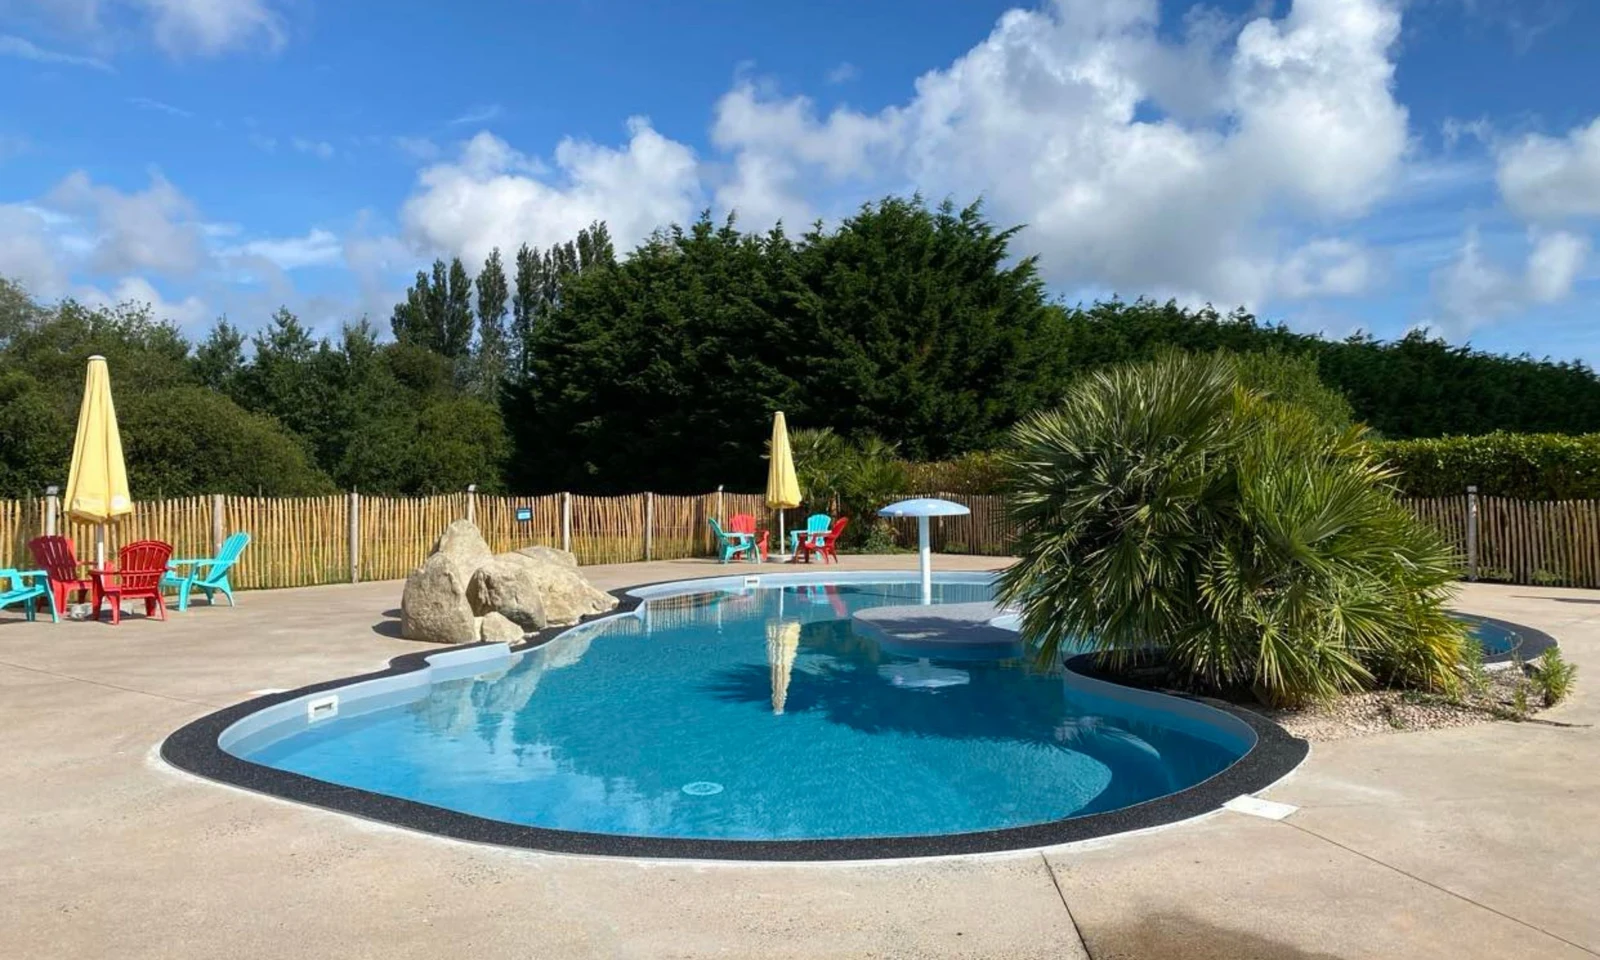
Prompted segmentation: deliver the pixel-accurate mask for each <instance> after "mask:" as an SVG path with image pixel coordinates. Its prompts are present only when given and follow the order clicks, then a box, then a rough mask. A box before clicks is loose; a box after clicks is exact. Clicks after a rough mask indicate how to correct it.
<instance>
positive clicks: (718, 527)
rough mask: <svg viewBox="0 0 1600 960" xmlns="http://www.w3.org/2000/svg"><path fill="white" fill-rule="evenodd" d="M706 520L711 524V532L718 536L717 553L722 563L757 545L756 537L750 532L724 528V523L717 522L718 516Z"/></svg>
mask: <svg viewBox="0 0 1600 960" xmlns="http://www.w3.org/2000/svg"><path fill="white" fill-rule="evenodd" d="M706 522H707V523H709V524H711V532H712V533H713V534H714V535H715V536H716V538H717V555H718V556H719V557H720V558H721V562H722V563H727V562H728V561H730V560H732V559H734V558H735V557H737V556H739V555H740V554H742V553H744V552H746V551H748V550H750V549H751V548H752V547H754V546H755V537H753V536H751V535H750V534H748V533H733V532H730V531H727V530H724V529H722V524H720V523H718V522H717V518H716V517H707V518H706Z"/></svg>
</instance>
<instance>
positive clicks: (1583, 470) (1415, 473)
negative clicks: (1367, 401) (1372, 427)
mask: <svg viewBox="0 0 1600 960" xmlns="http://www.w3.org/2000/svg"><path fill="white" fill-rule="evenodd" d="M1377 447H1378V450H1379V453H1381V454H1382V456H1383V457H1384V458H1385V459H1386V460H1388V461H1389V462H1390V463H1391V464H1393V465H1394V466H1396V467H1398V468H1399V469H1400V477H1399V478H1398V480H1397V482H1398V483H1399V485H1400V489H1401V490H1402V491H1404V492H1405V493H1407V494H1408V495H1410V496H1416V497H1442V496H1450V495H1452V494H1458V493H1463V492H1465V491H1466V489H1467V485H1468V484H1474V485H1476V486H1477V488H1478V492H1479V493H1482V494H1485V495H1488V496H1497V497H1516V498H1518V499H1521V500H1587V499H1592V498H1600V433H1588V434H1583V435H1581V436H1567V435H1564V434H1556V433H1487V434H1484V435H1482V436H1477V437H1441V438H1439V439H1435V440H1390V441H1383V442H1380V443H1378V444H1377Z"/></svg>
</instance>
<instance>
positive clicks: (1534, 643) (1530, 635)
mask: <svg viewBox="0 0 1600 960" xmlns="http://www.w3.org/2000/svg"><path fill="white" fill-rule="evenodd" d="M1451 612H1452V613H1454V614H1455V615H1456V616H1458V617H1461V618H1463V619H1467V620H1476V621H1478V622H1480V623H1490V624H1493V625H1495V626H1497V627H1501V628H1502V629H1505V630H1509V631H1511V633H1512V634H1513V635H1514V636H1515V637H1516V638H1517V645H1516V646H1514V647H1512V648H1511V649H1510V650H1507V651H1506V652H1505V653H1496V654H1489V653H1485V654H1484V655H1483V663H1484V666H1492V665H1496V664H1502V663H1515V662H1516V661H1518V660H1520V661H1522V662H1523V663H1531V662H1532V661H1534V660H1537V659H1539V657H1540V656H1542V655H1543V654H1544V652H1545V651H1546V650H1549V649H1550V648H1551V647H1556V646H1560V644H1558V643H1556V638H1555V637H1552V636H1550V634H1548V633H1545V632H1544V631H1543V630H1536V629H1534V628H1533V627H1530V626H1526V625H1524V624H1521V623H1512V622H1511V621H1510V620H1501V619H1499V618H1498V617H1486V616H1484V615H1483V614H1481V613H1467V612H1466V611H1464V610H1452V611H1451Z"/></svg>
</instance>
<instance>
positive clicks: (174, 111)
mask: <svg viewBox="0 0 1600 960" xmlns="http://www.w3.org/2000/svg"><path fill="white" fill-rule="evenodd" d="M128 102H129V103H131V104H133V105H134V106H136V107H138V108H139V109H140V110H154V111H155V112H157V113H165V114H167V115H168V116H172V117H181V118H183V119H185V120H188V119H192V118H193V117H194V114H193V113H190V112H189V111H188V110H185V109H183V108H182V107H175V106H173V105H172V104H170V103H163V102H162V101H160V100H152V99H150V98H149V97H129V98H128Z"/></svg>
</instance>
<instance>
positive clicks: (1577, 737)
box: [0, 556, 1600, 960]
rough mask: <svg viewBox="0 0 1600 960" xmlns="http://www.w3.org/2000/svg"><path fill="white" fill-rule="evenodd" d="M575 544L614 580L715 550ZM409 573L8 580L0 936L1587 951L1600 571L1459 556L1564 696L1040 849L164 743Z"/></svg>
mask: <svg viewBox="0 0 1600 960" xmlns="http://www.w3.org/2000/svg"><path fill="white" fill-rule="evenodd" d="M915 563H916V557H915V556H897V557H883V558H859V557H850V558H847V561H846V563H845V564H844V565H843V566H844V567H845V568H846V569H849V568H857V569H864V568H869V567H876V568H896V569H914V567H915ZM992 564H993V561H991V560H986V559H985V558H976V557H939V558H938V559H937V561H936V564H935V566H936V569H944V570H956V569H983V568H986V567H988V566H991V565H992ZM739 569H740V570H741V571H743V570H748V569H751V568H746V567H740V568H739ZM765 569H775V568H773V567H768V568H765ZM586 572H587V573H588V574H589V575H590V576H591V577H592V578H593V579H594V581H595V582H596V583H597V584H598V585H600V586H602V587H604V588H607V589H610V588H615V587H620V586H625V585H628V584H632V583H647V582H653V581H659V580H668V579H679V578H690V577H699V576H713V575H717V574H719V573H726V572H730V570H729V568H726V567H719V566H718V565H716V564H714V563H707V562H704V561H671V562H660V563H651V564H628V565H619V566H610V567H590V568H587V570H586ZM398 601H399V584H398V583H394V582H389V583H374V584H360V585H352V586H333V587H316V588H308V589H302V590H285V591H273V592H254V593H246V594H243V595H241V605H240V606H239V607H238V608H237V609H235V610H229V609H228V608H226V607H221V608H217V609H207V608H206V607H205V606H204V605H199V606H197V607H194V608H191V610H190V611H189V612H188V613H186V614H176V613H174V614H172V615H171V619H169V620H168V621H167V622H166V623H164V624H162V623H154V622H146V621H143V620H141V619H138V618H134V617H130V618H129V619H126V620H124V621H123V624H122V626H120V627H117V628H113V627H110V626H105V625H95V624H82V623H63V624H60V625H58V626H52V625H50V624H26V623H23V622H21V619H20V617H15V618H13V617H12V615H11V613H10V612H9V611H8V612H7V613H6V614H5V615H4V616H5V619H3V620H0V782H3V783H4V786H3V787H0V956H4V957H6V958H13V957H15V958H34V957H51V958H54V957H112V956H114V957H162V958H184V957H196V958H199V957H205V958H211V957H216V956H219V955H226V956H228V957H229V958H230V960H242V958H252V957H282V956H288V955H293V954H296V953H301V952H306V953H314V954H316V955H319V956H339V957H374V958H378V957H381V958H386V960H388V958H403V957H426V958H429V960H437V958H439V957H449V956H472V957H474V958H478V957H541V958H547V957H567V956H608V957H610V956H616V957H656V956H671V957H699V956H730V957H743V956H753V955H759V956H762V957H768V958H777V957H831V956H838V957H858V956H879V957H920V956H966V957H990V956H993V957H1057V958H1059V957H1085V956H1087V957H1092V958H1094V960H1105V958H1112V957H1130V958H1131V957H1150V958H1159V957H1185V958H1210V957H1215V958H1230V960H1231V958H1244V957H1273V958H1278V957H1288V958H1325V957H1341V958H1352V957H1374V958H1377V957H1383V958H1392V957H1451V958H1459V957H1495V958H1500V957H1511V956H1516V957H1593V956H1600V910H1597V909H1596V905H1597V903H1600V893H1597V891H1600V855H1597V854H1596V853H1595V851H1600V729H1597V728H1596V727H1594V726H1592V724H1594V723H1595V722H1596V721H1597V720H1600V693H1597V692H1596V691H1595V689H1594V686H1595V685H1596V684H1600V591H1578V590H1559V589H1549V588H1537V587H1504V586H1488V585H1476V584H1472V585H1466V586H1464V587H1463V589H1462V593H1461V598H1460V601H1459V603H1458V606H1459V607H1460V608H1461V609H1463V610H1466V611H1468V612H1472V613H1481V614H1485V615H1489V616H1495V617H1501V618H1504V619H1507V620H1512V621H1516V622H1521V623H1526V624H1528V625H1530V626H1534V627H1537V628H1539V629H1541V630H1544V631H1546V632H1548V633H1550V634H1551V635H1553V636H1554V637H1555V638H1556V639H1557V640H1559V641H1560V642H1561V644H1562V646H1563V648H1564V649H1565V651H1566V652H1567V654H1568V659H1570V660H1571V661H1572V662H1574V663H1576V664H1578V666H1579V668H1580V671H1581V673H1580V677H1579V683H1578V690H1577V693H1576V695H1575V696H1574V697H1573V699H1572V700H1571V701H1569V702H1568V703H1565V704H1563V705H1561V706H1559V707H1557V708H1556V709H1554V710H1552V711H1549V712H1548V713H1546V714H1544V715H1542V716H1543V717H1544V718H1546V719H1549V720H1554V721H1560V722H1562V723H1567V724H1578V725H1580V726H1568V727H1562V726H1553V725H1547V724H1539V723H1534V724H1510V723H1496V724H1485V725H1480V726H1475V727H1466V728H1459V729H1452V730H1439V731H1427V732H1409V733H1395V734H1389V735H1382V736H1375V737H1366V738H1359V739H1352V740H1344V741H1339V742H1335V743H1328V744H1318V745H1316V746H1315V747H1314V749H1313V751H1312V754H1311V757H1310V758H1309V759H1308V760H1307V761H1306V763H1305V764H1304V765H1303V766H1302V767H1301V768H1300V769H1299V770H1298V771H1297V772H1296V773H1295V774H1293V775H1292V776H1291V777H1290V778H1289V779H1288V780H1286V781H1284V782H1282V783H1280V784H1278V785H1277V786H1275V787H1272V788H1270V789H1269V790H1267V791H1265V793H1264V796H1266V797H1267V798H1269V799H1272V800H1276V801H1280V802H1283V803H1288V804H1293V805H1295V806H1297V807H1299V809H1298V810H1297V811H1296V812H1295V813H1293V814H1291V815H1290V816H1288V817H1287V818H1286V819H1284V820H1281V821H1273V820H1266V819H1261V818H1258V817H1252V816H1248V815H1245V814H1241V813H1234V812H1231V811H1224V812H1220V813H1217V814H1214V815H1212V816H1210V817H1207V818H1204V819H1201V820H1198V821H1191V822H1188V823H1183V824H1178V825H1175V826H1172V827H1169V828H1166V829H1163V830H1160V831H1156V832H1152V833H1147V834H1143V835H1133V836H1120V837H1113V838H1108V839H1104V840H1099V841H1093V842H1090V843H1088V844H1085V845H1079V846H1074V847H1065V848H1057V849H1053V850H1049V851H1045V852H1042V853H1041V852H1039V851H1033V852H1024V853H1011V854H996V855H990V856H985V857H968V858H955V859H943V860H927V861H912V862H898V863H896V862H886V863H870V864H846V865H839V864H833V865H778V866H774V865H764V864H761V865H753V864H742V865H740V864H733V865H725V864H695V863H667V862H654V863H639V862H631V861H622V860H602V859H582V858H573V857H563V856H556V855H550V854H540V853H530V852H524V851H513V850H503V849H498V848H492V847H480V846H471V845H467V844H461V843H455V842H451V841H444V840H439V839H437V838H433V837H428V836H424V835H419V834H414V833H409V832H407V831H404V830H400V829H397V828H393V827H387V826H381V825H377V824H372V823H368V822H364V821H360V820H356V819H353V818H351V817H347V816H345V815H342V814H336V813H331V812H327V811H322V810H317V809H312V808H307V807H302V806H298V805H295V804H291V803H287V802H284V801H279V800H274V799H270V798H266V797H262V796H258V795H255V794H250V793H247V792H244V791H240V790H235V789H231V788H227V787H222V786H218V785H216V784H212V783H209V782H205V781H202V780H198V779H195V778H193V777H189V776H187V775H185V774H182V773H179V772H177V771H174V770H172V769H171V768H169V767H166V766H165V765H164V764H163V763H161V762H160V760H159V759H157V758H156V757H155V749H156V747H157V746H158V745H159V743H160V742H161V740H162V739H163V738H164V737H165V736H166V735H167V734H168V733H170V732H171V731H172V730H174V729H176V728H177V727H179V726H181V725H182V724H184V723H186V722H188V721H189V720H192V719H194V718H195V717H198V716H201V715H203V714H206V713H209V712H211V711H212V710H215V709H217V708H219V707H223V706H226V705H229V704H231V703H236V702H238V701H240V700H243V699H246V698H247V697H249V696H250V695H251V694H252V693H254V692H257V691H261V690H264V689H271V688H290V687H297V686H301V685H304V684H308V683H312V682H316V681H321V680H327V679H331V678H335V677H341V676H348V675H351V674H355V673H360V672H365V671H369V670H372V669H375V668H377V667H380V666H382V665H383V664H384V663H386V662H387V661H388V660H389V658H391V657H394V656H397V655H399V654H402V653H408V652H415V651H416V650H417V649H419V647H418V645H417V644H414V643H410V642H407V641H404V640H400V639H398V631H397V629H396V626H397V623H396V621H395V620H394V619H393V617H392V616H388V615H386V613H387V612H388V611H392V610H393V609H394V608H395V607H397V606H398Z"/></svg>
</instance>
